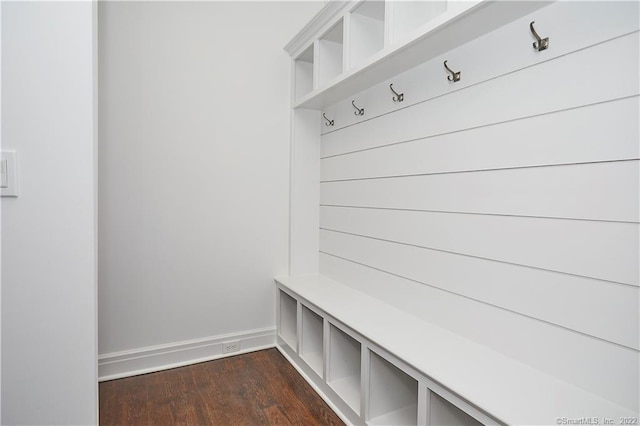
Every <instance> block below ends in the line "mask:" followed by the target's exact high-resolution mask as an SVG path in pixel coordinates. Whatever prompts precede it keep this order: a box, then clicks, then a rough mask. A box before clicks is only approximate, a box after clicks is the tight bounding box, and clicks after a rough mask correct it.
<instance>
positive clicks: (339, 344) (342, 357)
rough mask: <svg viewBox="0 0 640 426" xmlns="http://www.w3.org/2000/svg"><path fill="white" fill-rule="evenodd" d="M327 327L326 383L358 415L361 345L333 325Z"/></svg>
mask: <svg viewBox="0 0 640 426" xmlns="http://www.w3.org/2000/svg"><path fill="white" fill-rule="evenodd" d="M329 327H330V329H329V363H328V369H327V383H328V384H329V386H330V387H331V388H332V389H333V390H334V391H335V392H336V393H337V394H338V396H340V398H342V400H343V401H344V402H346V403H347V405H349V407H351V409H352V410H353V411H354V412H356V413H357V414H358V415H359V414H360V383H361V373H360V371H361V370H360V365H361V363H360V360H361V351H362V345H361V344H360V342H358V341H357V340H356V339H354V338H353V337H351V336H349V335H348V334H347V333H345V332H344V331H342V330H340V329H338V328H337V327H335V326H334V325H330V326H329Z"/></svg>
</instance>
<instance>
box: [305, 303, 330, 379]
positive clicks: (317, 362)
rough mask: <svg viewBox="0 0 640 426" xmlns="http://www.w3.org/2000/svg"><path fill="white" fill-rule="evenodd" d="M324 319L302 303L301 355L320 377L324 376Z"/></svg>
mask: <svg viewBox="0 0 640 426" xmlns="http://www.w3.org/2000/svg"><path fill="white" fill-rule="evenodd" d="M323 321H324V320H323V319H322V317H321V316H320V315H318V314H316V313H315V312H313V311H312V310H311V309H309V308H307V307H306V306H304V305H302V326H301V327H302V333H301V334H300V357H301V358H302V359H303V360H304V361H305V362H306V363H307V365H308V366H309V367H311V369H312V370H313V371H315V372H316V374H317V375H318V376H320V377H323V373H322V365H323V356H322V354H323V330H324V327H323Z"/></svg>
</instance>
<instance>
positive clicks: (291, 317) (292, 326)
mask: <svg viewBox="0 0 640 426" xmlns="http://www.w3.org/2000/svg"><path fill="white" fill-rule="evenodd" d="M297 322H298V302H297V301H296V299H294V298H293V297H291V296H289V295H288V294H287V293H285V292H284V291H282V290H280V324H279V327H278V332H279V334H280V337H281V338H282V340H284V341H285V343H286V344H287V345H289V346H290V347H291V348H292V349H293V350H294V351H295V350H296V343H297V340H298V339H297V330H298V327H297Z"/></svg>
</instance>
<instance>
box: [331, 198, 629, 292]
mask: <svg viewBox="0 0 640 426" xmlns="http://www.w3.org/2000/svg"><path fill="white" fill-rule="evenodd" d="M320 227H321V228H323V229H328V230H334V231H340V232H345V233H351V234H356V235H362V236H366V237H373V238H378V239H383V240H388V241H395V242H400V243H403V244H410V245H416V246H420V247H425V248H431V249H435V250H440V251H448V252H452V253H457V254H462V255H467V256H474V257H480V258H485V259H491V260H496V261H501V262H508V263H514V264H518V265H525V266H531V267H534V268H541V269H547V270H550V271H559V272H563V273H567V274H575V275H581V276H585V277H592V278H597V279H601V280H608V281H615V282H618V283H624V284H629V285H634V286H638V285H639V284H640V283H639V281H640V278H639V275H640V271H638V264H637V262H638V259H639V258H640V248H639V239H640V238H639V235H640V233H639V230H640V225H638V224H634V223H620V222H591V221H582V220H563V219H540V218H531V217H516V216H495V215H470V214H454V213H440V212H422V211H407V210H379V209H361V208H348V207H321V208H320ZM595 242H597V243H595Z"/></svg>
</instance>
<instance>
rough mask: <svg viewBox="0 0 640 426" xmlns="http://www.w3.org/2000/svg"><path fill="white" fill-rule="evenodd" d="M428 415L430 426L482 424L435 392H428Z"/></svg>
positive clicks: (475, 425) (473, 425)
mask: <svg viewBox="0 0 640 426" xmlns="http://www.w3.org/2000/svg"><path fill="white" fill-rule="evenodd" d="M428 395H429V401H428V407H429V417H428V425H431V426H482V423H480V422H479V421H478V420H476V419H474V418H473V417H471V416H470V415H469V414H467V413H465V412H464V411H462V410H461V409H460V408H458V407H456V406H455V405H453V404H452V403H450V402H449V401H447V400H446V399H444V398H443V397H441V396H440V395H438V394H437V393H435V392H433V391H430V392H428Z"/></svg>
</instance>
